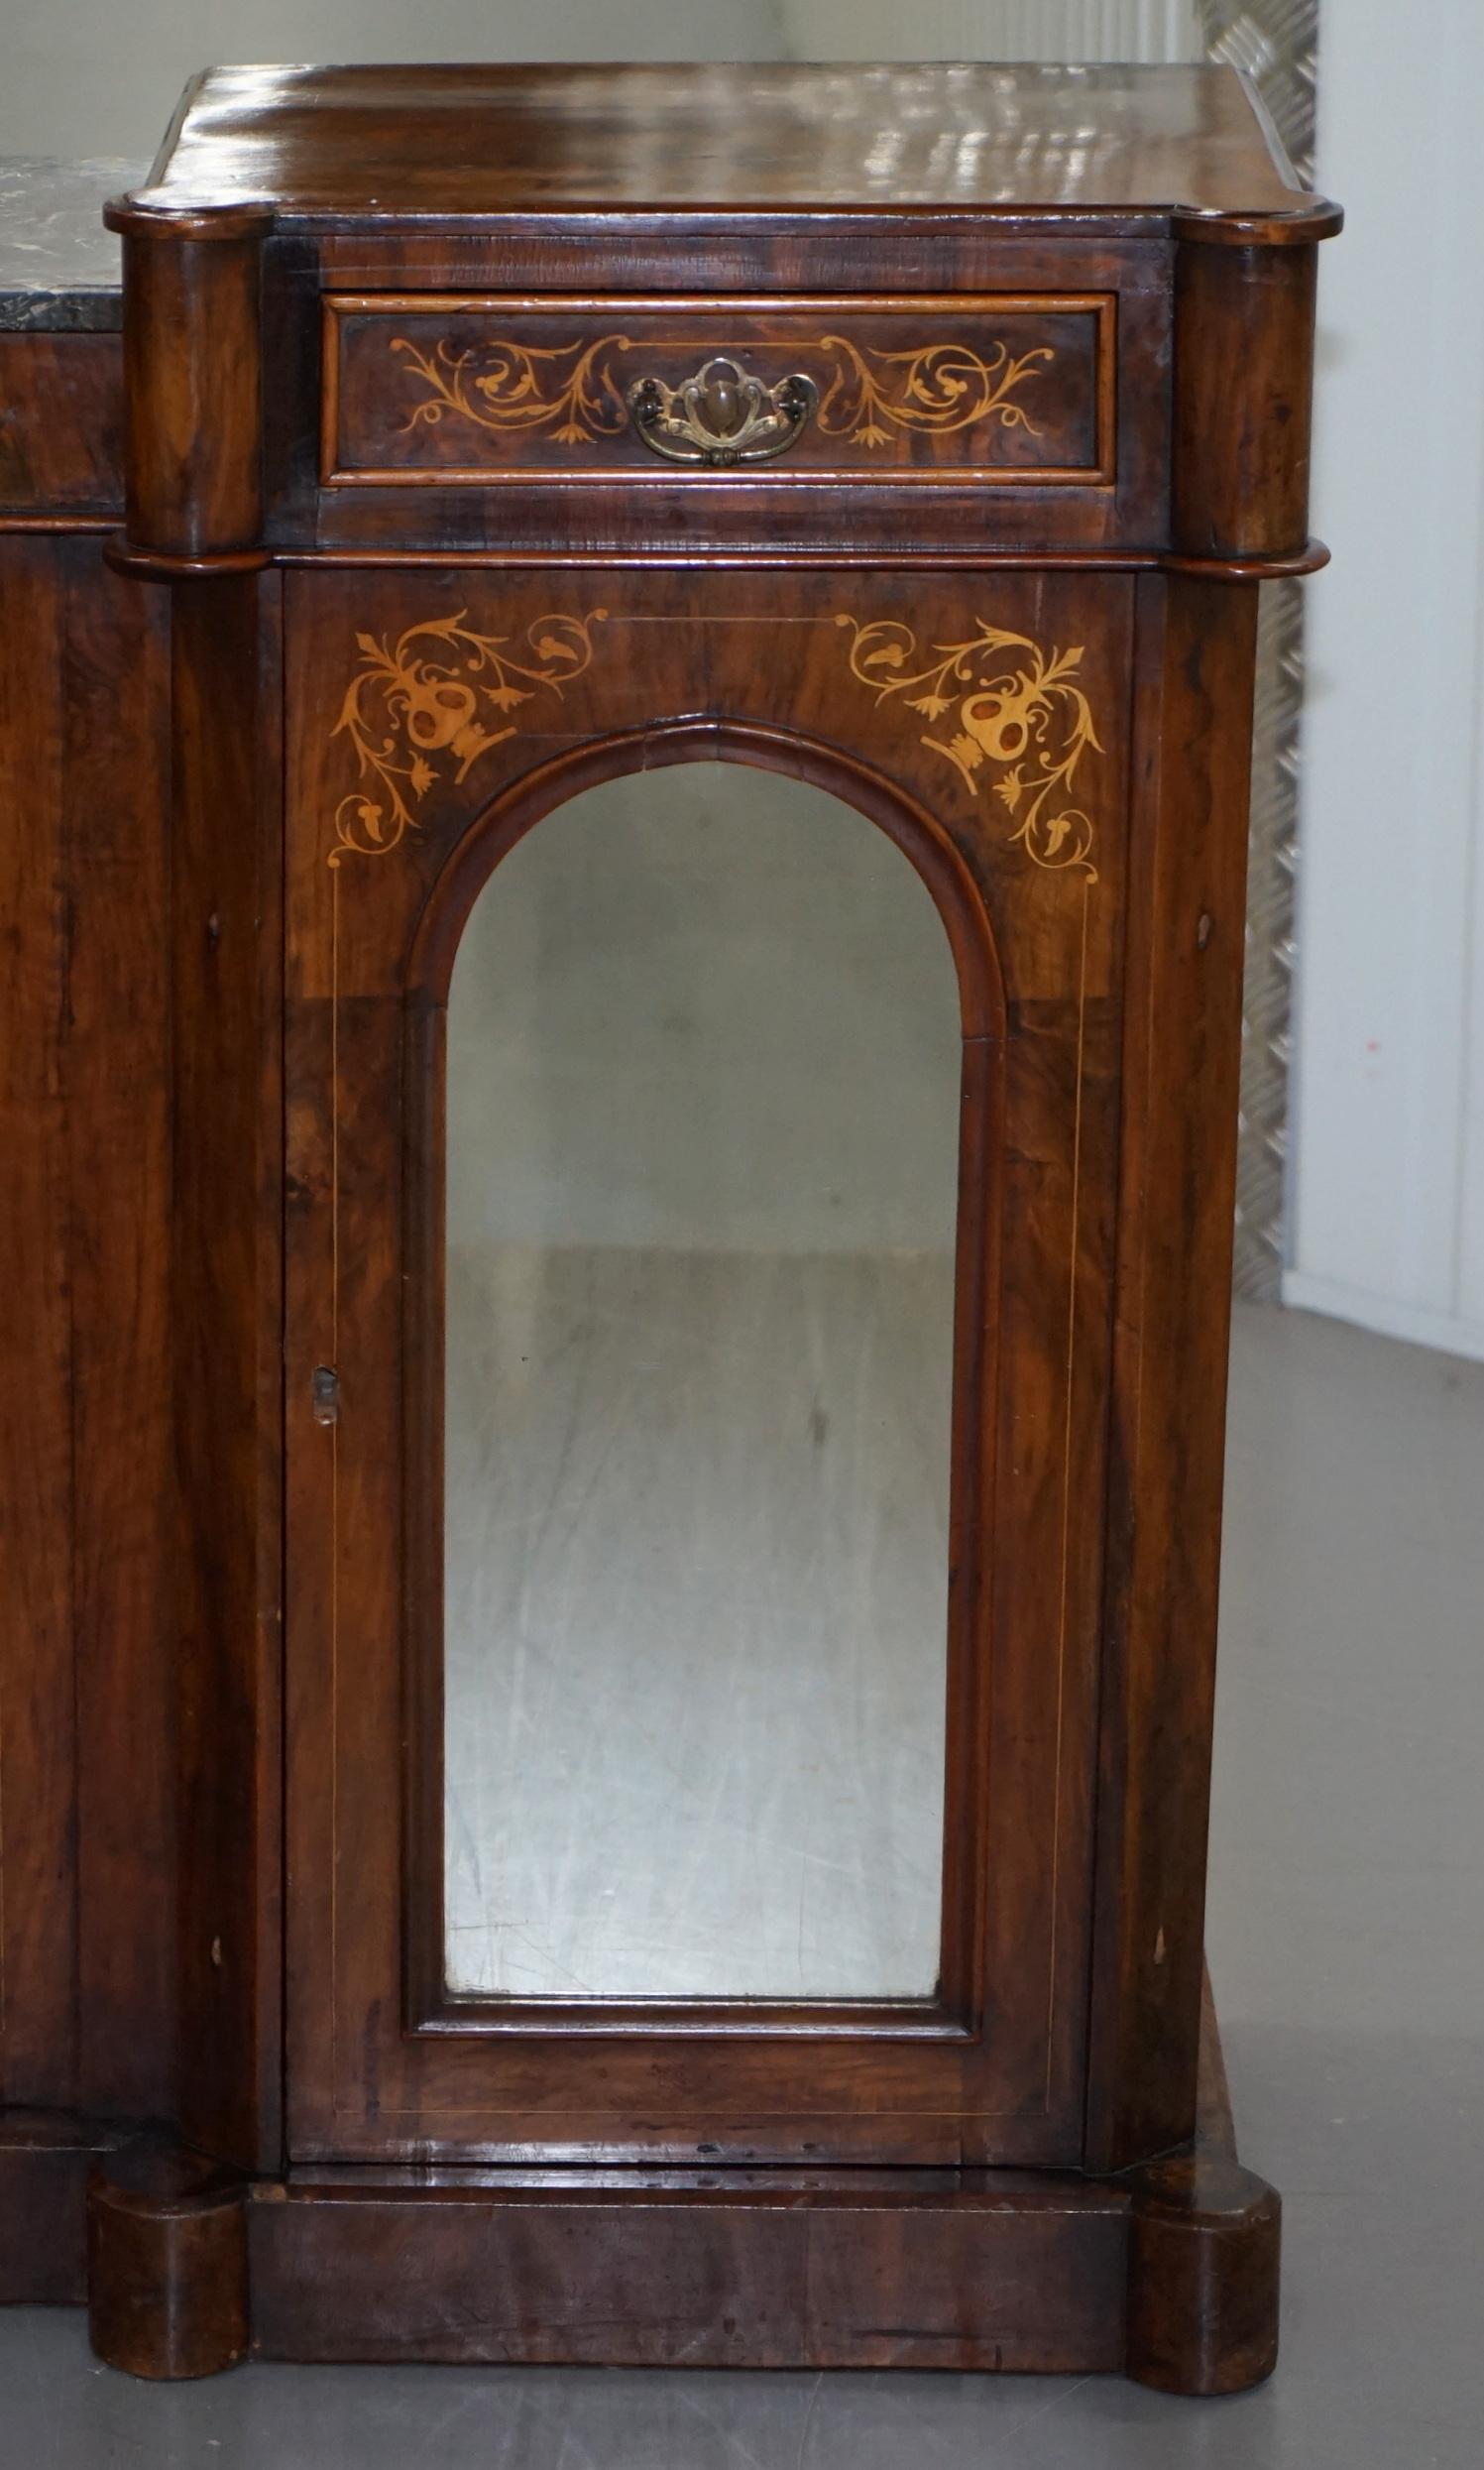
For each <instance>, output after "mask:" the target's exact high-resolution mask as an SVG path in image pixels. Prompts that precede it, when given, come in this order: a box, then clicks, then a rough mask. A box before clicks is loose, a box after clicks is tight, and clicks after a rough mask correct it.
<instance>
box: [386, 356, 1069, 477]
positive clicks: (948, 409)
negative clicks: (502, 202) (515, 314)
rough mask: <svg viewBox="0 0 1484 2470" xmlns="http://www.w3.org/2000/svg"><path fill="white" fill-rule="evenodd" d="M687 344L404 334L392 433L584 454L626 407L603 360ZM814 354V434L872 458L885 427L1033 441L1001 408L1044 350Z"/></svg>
mask: <svg viewBox="0 0 1484 2470" xmlns="http://www.w3.org/2000/svg"><path fill="white" fill-rule="evenodd" d="M694 343H695V337H694V335H692V336H689V337H687V338H684V340H683V341H678V342H676V343H674V344H673V345H666V344H664V343H662V342H660V341H659V340H658V339H657V338H651V339H650V341H649V342H647V343H646V344H644V345H642V346H641V345H639V344H638V343H636V342H635V341H634V339H633V338H632V336H630V335H627V334H603V335H599V336H597V337H596V338H595V339H594V340H593V341H592V342H582V341H578V342H576V343H562V344H551V345H537V344H532V343H518V342H516V341H515V340H514V338H513V337H512V336H510V335H500V336H497V337H494V338H492V340H491V341H489V342H487V343H480V344H470V345H469V346H468V347H467V348H466V349H465V350H462V351H458V350H455V349H454V348H453V346H452V345H451V344H450V343H449V341H448V339H447V337H446V336H444V337H443V338H442V339H440V341H439V342H438V343H437V344H436V345H435V346H434V348H433V349H432V351H430V352H424V351H420V350H419V349H418V347H417V345H416V344H415V343H414V342H413V341H412V340H411V338H410V336H408V335H404V334H400V335H395V336H394V337H393V338H392V344H391V348H392V350H393V351H394V352H396V353H397V354H398V355H399V356H400V359H401V361H402V365H403V368H404V370H405V371H406V372H407V373H408V374H410V375H411V376H412V377H413V378H414V379H416V380H418V381H419V382H420V383H421V384H422V385H423V386H424V387H425V388H426V389H427V392H426V394H425V396H424V398H423V400H422V402H421V403H418V404H415V405H414V406H413V408H412V410H411V412H410V413H409V414H408V416H407V418H406V419H405V420H404V421H403V422H402V424H401V430H400V434H401V435H402V436H406V435H407V434H408V432H409V431H410V430H413V429H418V428H436V427H437V426H438V425H439V423H440V422H441V421H443V420H445V419H447V418H448V417H449V416H450V415H452V416H453V417H454V418H455V419H460V420H467V421H469V422H470V423H471V424H472V425H473V426H474V427H476V428H482V429H489V430H493V431H494V432H496V433H497V434H499V433H502V432H504V433H507V434H509V433H512V432H519V431H522V430H523V431H529V430H534V429H543V428H546V429H550V431H551V434H552V436H553V437H554V438H555V439H557V440H558V441H559V442H560V443H561V444H562V445H568V446H587V445H592V444H594V443H595V442H596V441H597V440H598V439H600V438H604V437H613V436H617V435H618V434H619V433H620V432H621V431H622V430H623V429H624V428H625V427H626V426H627V424H628V401H627V397H626V393H625V389H624V386H623V383H622V381H621V380H620V379H619V378H618V377H617V376H616V375H615V373H614V370H613V369H612V367H611V366H610V365H609V364H610V358H611V356H616V355H619V354H621V353H624V352H632V351H637V350H639V349H644V350H663V349H675V350H689V349H691V348H693V347H694ZM815 348H816V349H817V350H818V351H820V352H821V353H823V354H825V355H826V356H829V357H833V363H834V367H833V375H831V376H830V378H829V380H828V383H827V384H826V385H825V387H824V389H823V392H822V396H821V401H820V409H819V426H820V428H821V430H822V431H823V432H824V433H825V434H826V435H829V436H836V437H840V436H847V435H848V436H849V437H850V439H851V442H852V443H853V444H854V445H858V446H863V447H865V448H866V449H867V450H874V449H876V448H879V447H881V446H885V445H889V444H890V442H891V429H892V428H893V427H895V428H899V429H908V430H917V431H919V432H921V433H923V434H925V435H928V436H935V437H947V436H950V435H952V434H953V433H954V432H955V431H957V430H959V429H966V428H973V427H975V426H976V425H977V423H978V422H979V421H981V420H988V421H990V422H991V423H992V424H993V425H995V426H996V427H999V428H1003V429H1023V430H1024V432H1025V434H1026V435H1027V436H1028V437H1039V436H1040V434H1041V431H1040V430H1039V429H1038V428H1036V427H1035V426H1034V425H1033V423H1032V421H1031V420H1030V418H1029V416H1028V414H1027V412H1026V411H1025V408H1024V406H1023V405H1021V404H1019V403H1015V402H1013V401H1012V400H1011V398H1012V397H1013V396H1014V395H1015V394H1016V393H1017V392H1018V390H1019V389H1020V388H1021V387H1023V386H1024V385H1025V384H1026V383H1027V381H1028V380H1030V379H1032V378H1035V377H1039V376H1040V374H1041V371H1042V368H1043V366H1044V365H1045V364H1047V363H1049V362H1052V361H1054V360H1055V359H1056V353H1055V351H1054V350H1053V348H1052V347H1051V345H1050V344H1049V343H1043V344H1038V345H1037V346H1036V348H1035V349H1034V350H1032V351H1028V352H1021V353H1019V354H1012V353H1011V352H1010V351H1009V349H1008V347H1007V346H1006V345H1005V344H1003V343H995V344H993V345H992V346H991V348H990V351H989V354H988V357H987V359H986V358H984V357H982V356H981V355H980V354H979V353H978V352H976V351H974V350H973V348H972V346H971V345H970V344H968V343H962V342H961V343H926V344H918V345H914V346H912V347H910V348H909V349H907V350H905V351H895V352H893V351H885V350H882V349H878V348H877V347H876V346H875V345H872V344H857V343H854V342H852V341H851V339H850V337H849V336H848V335H843V334H825V335H820V336H818V337H817V338H816V342H815Z"/></svg>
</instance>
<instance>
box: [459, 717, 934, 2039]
mask: <svg viewBox="0 0 1484 2470" xmlns="http://www.w3.org/2000/svg"><path fill="white" fill-rule="evenodd" d="M959 1086H960V1045H959V1014H958V992H957V985H956V980H955V974H954V967H953V962H952V957H951V954H950V950H949V945H948V940H947V937H946V935H945V932H944V929H943V925H942V921H941V920H940V918H939V916H938V913H937V911H936V909H935V907H934V905H933V902H932V899H931V897H930V895H929V893H928V891H927V889H926V887H925V886H924V884H923V883H922V882H921V880H920V879H919V877H918V876H917V874H916V872H915V870H914V869H913V868H912V866H911V865H910V863H909V862H908V860H907V859H906V858H905V857H904V856H903V855H902V854H901V852H900V851H899V850H897V849H896V848H895V847H894V845H893V844H892V843H891V842H890V841H888V840H887V839H886V837H885V835H884V834H882V833H881V832H880V831H878V830H877V829H876V827H875V826H874V825H872V824H871V823H869V822H868V821H867V820H866V819H865V818H864V817H863V816H861V815H859V814H858V813H856V811H855V809H853V808H851V807H848V806H846V805H844V804H842V803H841V802H840V801H839V800H837V799H835V798H833V797H831V796H829V795H827V794H826V793H825V792H824V791H822V790H819V789H816V788H813V787H811V786H809V785H807V784H805V783H803V782H801V781H797V780H791V779H785V778H781V777H778V776H776V775H773V774H771V773H765V772H761V771H757V770H752V769H748V768H745V767H742V766H740V765H721V764H696V765H677V766H675V767H673V768H670V769H666V770H660V771H655V772H650V773H647V774H642V775H634V776H631V777H628V778H625V779H622V780H615V781H611V782H607V783H604V784H603V785H601V786H599V787H596V788H593V789H590V790H588V791H586V792H585V793H583V794H582V795H580V796H579V797H577V798H575V799H573V800H572V801H571V803H570V804H568V805H566V806H564V807H562V808H560V809H559V810H558V811H557V812H556V813H555V814H553V815H551V816H549V817H548V818H547V819H546V820H544V821H543V822H541V823H539V824H537V825H536V826H535V828H534V829H533V830H532V831H531V832H530V833H529V834H528V835H527V836H526V838H525V839H524V840H523V841H522V842H521V843H520V844H519V845H518V846H517V847H516V848H515V849H514V852H513V853H512V854H511V855H510V856H509V857H508V858H507V859H506V860H505V861H504V863H503V864H502V865H501V866H500V867H499V868H498V869H497V870H496V872H495V874H494V875H493V876H492V878H491V880H490V882H489V883H488V884H487V885H486V886H485V889H484V891H483V892H482V893H481V895H480V898H479V900H478V902H477V904H476V906H475V909H474V912H473V915H472V917H471V919H470V921H469V924H468V926H467V928H466V930H465V934H464V938H463V941H462V943H461V946H460V950H459V954H458V958H457V961H456V964H455V968H454V975H453V982H452V989H451V995H450V1001H449V1016H448V1089H447V1236H446V1240H447V1256H446V1280H447V1283H446V1403H445V1435H444V1442H445V1538H444V1572H445V1601H444V1620H445V1631H444V1637H445V1646H444V1656H445V1751H446V1758H445V1771H446V1801H445V1883H446V1926H447V1945H446V1960H447V1972H448V1983H449V1988H450V1990H451V1991H453V1992H454V1993H455V1994H457V1995H464V1996H480V1997H485V1998H513V1997H514V1998H545V1999H563V2000H570V1999H585V1998H607V1999H623V2000H632V1999H646V1998H648V1999H691V1998H698V1999H769V2000H801V1999H809V2000H836V1999H884V1998H890V1999H903V1998H906V1999H910V1998H927V1997H930V1996H931V1995H932V1992H933V1990H934V1987H935V1984H936V1981H937V1977H938V1968H939V1935H940V1926H941V1901H942V1836H943V1796H944V1766H945V1739H944V1722H945V1680H946V1670H947V1645H946V1609H947V1571H948V1502H949V1456H950V1448H949V1440H950V1435H949V1421H950V1387H951V1353H952V1324H953V1270H954V1263H953V1250H954V1231H955V1215H956V1194H957V1181H958V1137H959Z"/></svg>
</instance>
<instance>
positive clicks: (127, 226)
mask: <svg viewBox="0 0 1484 2470" xmlns="http://www.w3.org/2000/svg"><path fill="white" fill-rule="evenodd" d="M105 220H106V221H107V223H108V225H109V227H110V229H112V230H114V231H117V232H119V233H121V234H122V236H123V243H124V386H125V402H126V415H127V421H126V425H127V447H126V457H125V523H126V533H125V541H126V547H127V548H128V549H129V550H132V551H136V552H140V553H142V554H144V555H146V556H153V557H156V558H160V559H180V560H185V559H188V560H192V561H195V560H210V559H212V558H214V557H216V556H218V555H231V554H232V553H233V552H236V553H238V555H239V556H240V554H241V553H242V552H243V551H247V550H253V549H256V548H257V547H258V546H259V545H260V542H261V537H262V531H263V474H262V460H263V410H262V395H263V352H262V339H261V333H260V325H259V293H260V262H261V255H262V244H263V241H264V239H265V238H266V237H267V235H268V233H269V232H270V231H271V230H272V228H273V218H272V215H271V214H270V213H269V212H268V211H267V209H265V208H262V207H249V206H233V207H219V208H214V209H211V210H209V211H203V212H199V213H181V212H166V211H163V210H157V209H154V208H151V207H150V206H149V205H148V204H146V203H145V202H143V201H142V200H140V199H133V198H123V199H118V200H116V201H115V202H114V203H113V204H112V205H111V206H110V207H109V208H108V210H107V214H106V216H105Z"/></svg>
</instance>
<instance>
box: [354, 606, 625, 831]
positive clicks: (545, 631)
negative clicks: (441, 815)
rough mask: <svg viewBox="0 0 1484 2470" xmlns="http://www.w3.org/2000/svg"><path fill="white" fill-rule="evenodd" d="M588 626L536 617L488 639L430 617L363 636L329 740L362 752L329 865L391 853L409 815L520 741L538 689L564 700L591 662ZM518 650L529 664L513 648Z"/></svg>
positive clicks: (593, 613)
mask: <svg viewBox="0 0 1484 2470" xmlns="http://www.w3.org/2000/svg"><path fill="white" fill-rule="evenodd" d="M607 615H608V612H607V610H606V609H594V610H590V611H589V613H588V615H587V616H586V617H585V618H574V617H549V618H537V619H536V620H535V622H534V624H533V625H531V626H529V627H528V628H527V629H526V631H525V634H524V635H523V636H522V637H518V638H517V637H512V636H508V635H481V634H479V633H477V632H476V630H475V629H474V628H473V627H470V626H466V625H465V623H464V621H465V619H466V617H467V616H468V611H467V610H464V609H460V610H456V611H455V613H454V615H453V616H452V617H451V618H425V619H423V620H422V621H421V622H420V623H419V624H418V625H416V626H409V627H407V628H405V629H404V630H403V632H402V633H401V634H400V635H399V636H398V637H397V639H396V641H395V643H394V642H392V641H390V640H389V639H388V638H386V637H378V636H375V635H358V636H357V637H356V647H357V649H358V650H359V652H360V654H361V665H360V667H359V669H358V670H357V672H356V675H355V676H354V677H353V678H352V680H351V682H350V685H349V686H348V688H347V689H346V695H345V701H344V703H343V704H342V705H341V707H340V717H339V719H338V720H337V721H336V723H335V727H334V729H333V731H332V732H331V735H332V736H333V737H337V738H338V737H340V736H342V735H343V736H345V737H348V738H349V740H350V742H351V744H352V746H353V747H354V748H355V751H356V769H357V772H358V774H359V778H360V784H361V785H360V786H359V787H358V788H356V789H352V790H350V791H349V792H348V793H347V794H346V796H344V797H343V798H342V799H341V801H340V804H339V805H338V807H337V808H336V810H335V845H334V847H333V848H332V850H331V851H330V860H329V862H330V865H331V866H332V867H333V866H338V865H339V863H340V860H341V858H342V857H343V856H344V855H345V853H346V852H347V851H351V852H353V853H355V854H356V855H357V856H360V857H364V858H379V857H384V856H385V855H386V853H387V852H388V850H392V849H395V848H396V847H397V845H398V843H399V841H400V839H401V838H402V835H403V833H405V832H407V831H408V830H410V829H411V828H412V826H413V825H414V823H415V820H416V818H415V815H414V812H413V809H414V808H415V807H417V806H418V805H420V804H421V802H422V800H423V798H425V797H426V795H427V793H428V791H429V789H431V788H432V787H433V786H434V784H435V783H436V782H437V781H439V780H440V779H441V780H443V781H445V782H447V783H449V784H451V785H453V786H455V787H456V786H457V785H458V783H459V782H460V781H462V780H463V779H465V778H466V777H467V775H468V773H469V771H470V769H471V768H472V766H473V765H475V764H477V763H478V762H479V760H480V758H481V756H483V755H487V754H488V753H489V751H490V749H491V748H492V747H496V746H499V745H501V743H502V742H503V741H504V740H505V739H507V738H513V737H514V736H515V734H516V731H517V729H518V727H519V722H518V721H517V720H516V719H514V717H512V716H513V715H514V714H515V713H517V712H518V711H519V709H520V707H521V706H522V704H526V703H529V702H530V701H531V700H532V698H533V697H534V696H536V695H537V694H540V693H542V692H546V693H550V694H553V695H556V696H558V697H559V696H560V694H561V691H562V688H563V687H564V686H565V685H567V684H569V683H570V681H571V680H572V679H573V678H574V677H580V676H581V675H582V672H583V670H584V669H585V668H586V667H587V666H588V664H589V662H590V661H591V659H592V656H593V644H592V630H593V628H594V627H595V626H597V625H598V624H599V623H600V622H601V621H602V620H603V619H604V618H606V617H607ZM516 642H518V644H519V647H520V650H521V652H522V653H524V654H525V655H526V656H525V657H524V658H517V657H516V656H515V654H514V651H513V650H512V648H511V647H512V644H513V643H516Z"/></svg>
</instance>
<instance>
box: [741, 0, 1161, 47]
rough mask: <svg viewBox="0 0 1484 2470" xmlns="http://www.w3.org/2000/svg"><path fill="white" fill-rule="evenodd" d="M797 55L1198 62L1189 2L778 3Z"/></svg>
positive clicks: (808, 0)
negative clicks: (780, 5) (780, 4)
mask: <svg viewBox="0 0 1484 2470" xmlns="http://www.w3.org/2000/svg"><path fill="white" fill-rule="evenodd" d="M782 15H783V24H784V33H785V37H786V39H787V42H788V48H789V51H790V52H791V54H792V55H793V57H794V58H795V59H883V60H885V59H981V60H982V59H992V60H1199V59H1201V57H1202V52H1201V43H1200V36H1199V31H1198V28H1197V23H1196V8H1195V0H783V6H782Z"/></svg>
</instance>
